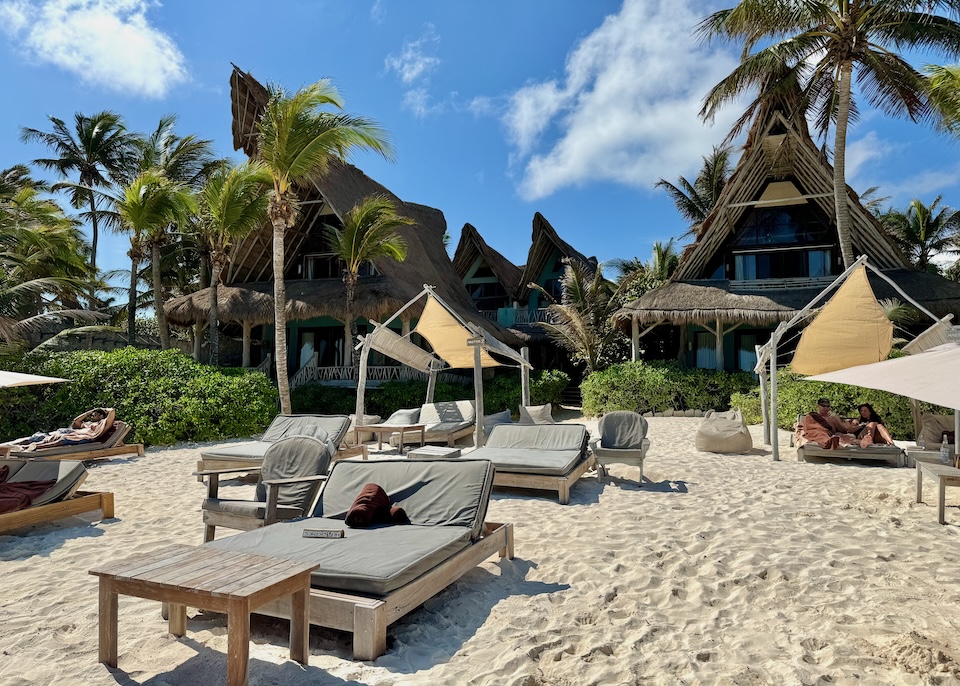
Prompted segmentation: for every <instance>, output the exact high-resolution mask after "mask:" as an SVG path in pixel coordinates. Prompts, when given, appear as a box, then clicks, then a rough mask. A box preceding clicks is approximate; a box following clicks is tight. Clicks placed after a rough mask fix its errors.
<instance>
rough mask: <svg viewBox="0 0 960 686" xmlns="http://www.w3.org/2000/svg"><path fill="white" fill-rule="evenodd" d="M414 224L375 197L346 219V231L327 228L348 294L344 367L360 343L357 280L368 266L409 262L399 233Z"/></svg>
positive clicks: (353, 211) (346, 216)
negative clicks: (380, 261) (365, 263)
mask: <svg viewBox="0 0 960 686" xmlns="http://www.w3.org/2000/svg"><path fill="white" fill-rule="evenodd" d="M413 223H414V222H413V220H412V219H410V218H408V217H404V216H402V215H399V214H397V210H396V208H395V207H394V206H393V203H392V202H390V200H389V199H388V198H387V197H385V196H383V195H371V196H369V197H366V198H364V199H363V200H361V201H360V202H358V203H357V204H356V205H355V206H354V207H353V209H351V210H350V211H349V212H347V214H346V215H344V217H343V228H342V229H338V228H337V227H335V226H331V225H329V224H328V225H326V226H325V229H326V232H327V237H328V238H329V240H330V246H331V248H332V250H333V252H334V254H335V255H336V256H337V257H338V258H339V259H340V261H341V262H343V285H344V287H345V288H346V292H347V303H346V316H345V317H344V320H345V321H344V324H343V330H344V331H343V335H344V341H343V349H344V365H346V364H347V359H346V358H347V354H348V352H347V351H353V364H354V365H356V358H357V353H356V351H355V350H353V342H354V341H355V340H356V339H357V313H356V308H355V305H354V303H355V302H356V297H357V280H358V279H359V278H360V267H361V265H362V264H363V263H364V262H373V261H374V260H379V259H391V260H396V261H398V262H402V261H403V260H405V259H406V258H407V242H406V241H405V240H403V237H402V236H401V235H400V234H399V233H397V230H398V229H399V228H400V227H401V226H409V225H410V224H413Z"/></svg>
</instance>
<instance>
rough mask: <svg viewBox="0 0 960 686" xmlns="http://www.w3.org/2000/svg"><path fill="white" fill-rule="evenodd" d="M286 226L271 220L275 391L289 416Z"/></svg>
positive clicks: (281, 221)
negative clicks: (285, 278) (284, 277)
mask: <svg viewBox="0 0 960 686" xmlns="http://www.w3.org/2000/svg"><path fill="white" fill-rule="evenodd" d="M286 228H287V227H286V224H285V223H284V221H283V220H282V219H274V220H273V321H274V325H273V329H274V331H273V336H274V355H275V359H276V361H277V390H278V391H279V392H280V412H281V413H282V414H290V379H289V378H288V377H287V313H286V310H285V306H286V303H287V293H286V291H287V289H286V284H285V283H284V281H283V253H284V250H283V239H284V233H285V232H286Z"/></svg>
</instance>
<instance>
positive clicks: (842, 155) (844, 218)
mask: <svg viewBox="0 0 960 686" xmlns="http://www.w3.org/2000/svg"><path fill="white" fill-rule="evenodd" d="M852 70H853V65H852V64H851V63H849V62H847V63H845V64H841V65H840V79H839V83H838V84H837V88H838V90H839V103H838V106H837V133H836V138H835V139H834V144H833V194H834V201H835V203H836V209H837V236H838V238H839V239H840V255H841V256H842V257H843V268H844V269H847V268H848V267H849V266H850V265H851V264H853V259H854V258H853V242H852V240H851V238H850V203H849V202H848V201H847V174H846V156H847V123H848V122H849V120H850V77H851V72H852Z"/></svg>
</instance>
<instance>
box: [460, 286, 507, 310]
mask: <svg viewBox="0 0 960 686" xmlns="http://www.w3.org/2000/svg"><path fill="white" fill-rule="evenodd" d="M467 288H468V289H469V290H470V298H471V299H472V300H473V302H474V304H475V305H476V306H477V309H478V310H496V309H499V308H501V307H509V306H510V298H509V296H508V295H507V291H506V289H505V288H504V287H503V285H502V284H501V283H500V282H499V281H494V282H487V283H472V284H467Z"/></svg>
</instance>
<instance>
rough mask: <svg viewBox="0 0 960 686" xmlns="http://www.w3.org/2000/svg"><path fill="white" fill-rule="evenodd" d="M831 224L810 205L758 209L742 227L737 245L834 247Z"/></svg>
mask: <svg viewBox="0 0 960 686" xmlns="http://www.w3.org/2000/svg"><path fill="white" fill-rule="evenodd" d="M834 240H835V236H833V235H831V231H830V227H829V224H828V223H827V221H826V219H825V218H824V217H823V216H821V214H820V212H819V211H818V210H817V209H816V207H815V206H813V205H810V204H804V205H788V206H786V207H755V208H754V209H752V210H750V211H749V212H748V213H747V214H746V216H745V219H744V221H743V223H742V224H741V229H740V232H739V233H738V234H737V237H736V239H734V241H733V245H734V246H737V247H752V246H757V247H759V246H767V245H770V246H788V245H810V244H811V243H813V244H816V243H828V244H829V243H832V242H833V241H834Z"/></svg>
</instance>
